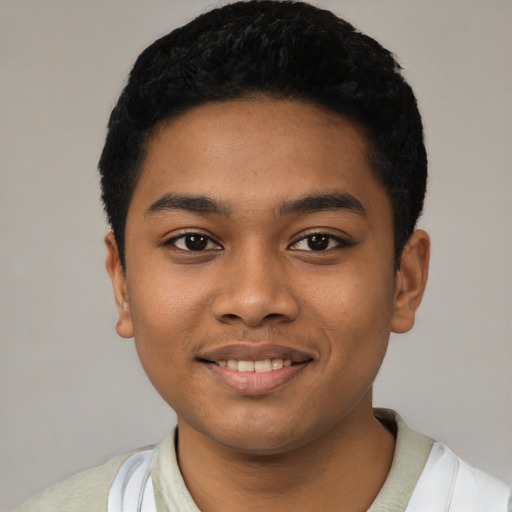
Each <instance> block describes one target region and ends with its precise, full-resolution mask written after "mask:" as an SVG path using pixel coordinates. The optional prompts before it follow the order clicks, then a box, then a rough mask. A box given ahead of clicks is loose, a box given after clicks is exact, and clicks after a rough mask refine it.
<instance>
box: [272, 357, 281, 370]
mask: <svg viewBox="0 0 512 512" xmlns="http://www.w3.org/2000/svg"><path fill="white" fill-rule="evenodd" d="M283 366H284V363H283V360H282V359H272V370H279V369H280V368H282V367H283Z"/></svg>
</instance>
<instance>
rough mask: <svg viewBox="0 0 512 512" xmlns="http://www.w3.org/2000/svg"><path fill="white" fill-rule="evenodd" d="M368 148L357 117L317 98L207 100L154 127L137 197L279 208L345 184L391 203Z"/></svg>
mask: <svg viewBox="0 0 512 512" xmlns="http://www.w3.org/2000/svg"><path fill="white" fill-rule="evenodd" d="M367 154H368V152H367V141H366V139H365V136H364V134H363V132H362V130H361V129H360V128H359V127H358V126H357V125H356V124H355V123H353V122H351V121H350V120H347V119H345V118H343V117H341V116H339V115H337V114H335V113H332V112H329V111H327V110H325V109H322V108H319V107H317V106H314V105H311V104H307V103H303V102H298V101H285V100H258V101H255V100H232V101H226V102H219V103H208V104H206V105H202V106H199V107H196V108H194V109H191V110H190V111H188V112H187V113H185V114H184V115H182V116H180V117H178V118H173V119H171V120H170V121H167V122H165V123H163V124H162V125H160V126H159V127H158V128H157V130H156V131H155V132H154V133H153V135H152V136H151V137H150V139H149V142H148V144H147V147H146V157H145V160H144V163H143V166H142V171H141V176H140V180H139V182H138V184H137V187H136V190H135V193H134V197H133V199H132V203H134V204H133V207H134V208H144V205H145V207H147V206H148V205H149V204H151V203H152V202H154V201H155V200H157V199H158V198H159V197H161V196H162V195H163V194H166V193H169V192H173V193H178V194H194V195H207V196H212V197H214V198H216V199H218V200H221V201H226V202H228V203H233V202H234V203H238V204H239V205H241V206H244V207H249V206H251V205H252V206H254V207H255V206H258V207H260V208H266V207H268V208H271V207H272V208H274V207H275V204H276V203H277V202H279V201H281V202H282V201H286V200H290V199H294V198H295V197H297V196H303V195H306V194H308V193H309V194H310V193H322V192H325V191H331V192H332V191H340V192H343V193H350V194H351V195H354V196H356V197H357V198H358V199H359V200H360V201H361V202H364V203H369V207H370V208H371V207H372V205H374V204H375V201H374V199H375V197H374V196H375V194H377V195H381V196H383V197H382V198H381V199H382V201H381V202H383V204H384V207H387V206H389V204H388V203H389V202H388V201H387V194H386V193H385V192H384V190H383V189H382V187H381V186H380V185H379V184H378V182H377V180H376V178H375V176H374V174H373V171H372V170H371V168H370V165H369V163H368V158H367ZM386 205H387V206H386ZM130 208H132V205H131V206H130Z"/></svg>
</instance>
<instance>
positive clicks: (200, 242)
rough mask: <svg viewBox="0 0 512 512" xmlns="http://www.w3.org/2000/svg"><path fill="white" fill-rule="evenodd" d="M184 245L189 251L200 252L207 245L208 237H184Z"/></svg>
mask: <svg viewBox="0 0 512 512" xmlns="http://www.w3.org/2000/svg"><path fill="white" fill-rule="evenodd" d="M184 243H185V246H186V247H187V249H189V250H190V251H202V250H204V249H206V246H207V245H208V237H206V236H203V235H186V236H185V238H184Z"/></svg>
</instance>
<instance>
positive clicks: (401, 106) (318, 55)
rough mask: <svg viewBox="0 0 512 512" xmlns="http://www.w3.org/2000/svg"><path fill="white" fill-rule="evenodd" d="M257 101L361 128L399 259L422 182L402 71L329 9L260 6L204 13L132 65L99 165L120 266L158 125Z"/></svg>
mask: <svg viewBox="0 0 512 512" xmlns="http://www.w3.org/2000/svg"><path fill="white" fill-rule="evenodd" d="M254 95H260V96H261V95H264V96H266V97H269V98H275V99H289V100H298V101H305V102H308V103H310V104H314V105H317V106H320V107H322V108H327V109H328V110H330V111H332V112H335V113H337V114H339V115H341V116H344V117H346V118H348V119H350V120H352V121H354V122H356V123H357V124H358V125H359V126H360V127H362V129H363V131H364V133H365V135H366V138H367V143H368V153H369V154H368V156H369V162H370V165H371V168H372V170H373V172H374V173H375V176H376V177H377V179H378V180H379V182H380V183H381V184H382V185H383V187H384V188H385V190H386V191H387V193H388V194H389V197H390V200H391V204H392V210H393V223H394V246H395V262H396V263H398V262H399V258H400V255H401V252H402V249H403V247H404V245H405V243H406V242H407V240H408V238H409V237H410V235H411V233H412V232H413V230H414V226H415V225H416V221H417V219H418V217H419V215H420V214H421V211H422V209H423V200H424V196H425V189H426V181H427V156H426V151H425V145H424V141H423V126H422V122H421V116H420V113H419V111H418V107H417V103H416V99H415V97H414V93H413V91H412V89H411V87H410V86H409V85H408V84H407V83H406V81H405V80H404V78H403V76H402V75H401V68H400V66H399V64H398V63H397V62H396V60H395V59H394V57H393V55H392V54H391V52H389V51H388V50H386V49H385V48H383V47H382V46H381V45H380V44H379V43H377V42H376V41H375V40H374V39H372V38H370V37H368V36H366V35H364V34H362V33H360V32H359V31H357V30H356V29H355V28H354V27H353V26H352V25H351V24H350V23H348V22H346V21H344V20H342V19H340V18H338V17H337V16H335V15H334V14H333V13H332V12H330V11H327V10H323V9H319V8H317V7H314V6H312V5H310V4H307V3H304V2H295V1H272V0H263V1H259V0H257V1H247V2H244V1H242V2H236V3H232V4H228V5H225V6H223V7H220V8H217V9H214V10H211V11H209V12H207V13H205V14H202V15H201V16H199V17H197V18H195V19H194V20H192V21H191V22H190V23H188V24H186V25H184V26H183V27H180V28H178V29H176V30H173V31H172V32H171V33H169V34H168V35H166V36H164V37H162V38H161V39H158V40H157V41H155V42H154V43H153V44H152V45H150V46H149V47H148V48H146V50H144V51H143V52H142V54H141V55H140V56H139V57H138V59H137V61H136V62H135V65H134V67H133V69H132V71H131V73H130V76H129V79H128V83H127V85H126V87H125V88H124V90H123V92H122V94H121V96H120V98H119V100H118V102H117V104H116V106H115V107H114V109H113V111H112V114H111V116H110V120H109V123H108V133H107V137H106V142H105V146H104V148H103V153H102V155H101V158H100V162H99V171H100V174H101V187H102V199H103V203H104V206H105V210H106V213H107V216H108V219H109V222H110V225H111V227H112V229H113V231H114V235H115V238H116V242H117V245H118V248H119V253H120V259H121V263H122V265H123V267H125V257H124V249H125V247H124V244H125V225H126V217H127V214H128V208H129V205H130V200H131V197H132V194H133V191H134V189H135V187H136V185H137V181H138V178H139V176H140V172H141V167H142V164H143V162H144V158H145V147H146V144H147V141H148V140H149V138H150V137H151V134H152V133H153V132H154V130H155V128H156V127H157V126H158V125H159V124H160V123H161V122H163V121H165V120H168V119H171V118H173V117H176V116H179V115H181V114H183V113H185V112H186V111H188V110H189V109H191V108H193V107H196V106H199V105H201V104H204V103H208V102H220V101H226V100H230V99H237V98H238V99H239V98H247V97H249V98H250V97H251V96H254Z"/></svg>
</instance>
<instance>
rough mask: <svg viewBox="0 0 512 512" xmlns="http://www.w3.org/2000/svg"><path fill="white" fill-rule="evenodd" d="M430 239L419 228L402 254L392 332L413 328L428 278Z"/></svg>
mask: <svg viewBox="0 0 512 512" xmlns="http://www.w3.org/2000/svg"><path fill="white" fill-rule="evenodd" d="M429 259H430V237H429V236H428V234H427V233H426V232H425V231H423V230H421V229H418V230H416V231H414V233H413V234H412V235H411V238H410V239H409V241H408V242H407V244H406V245H405V247H404V250H403V251H402V256H401V258H400V268H399V269H398V271H397V274H396V282H395V302H394V308H393V316H392V319H391V330H392V331H393V332H396V333H404V332H407V331H409V330H410V329H412V326H413V325H414V317H415V314H416V310H417V309H418V307H419V305H420V303H421V299H422V297H423V292H424V291H425V286H426V285H427V278H428V263H429Z"/></svg>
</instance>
